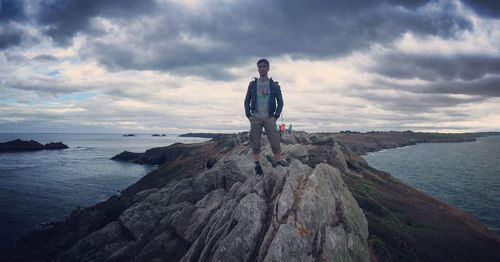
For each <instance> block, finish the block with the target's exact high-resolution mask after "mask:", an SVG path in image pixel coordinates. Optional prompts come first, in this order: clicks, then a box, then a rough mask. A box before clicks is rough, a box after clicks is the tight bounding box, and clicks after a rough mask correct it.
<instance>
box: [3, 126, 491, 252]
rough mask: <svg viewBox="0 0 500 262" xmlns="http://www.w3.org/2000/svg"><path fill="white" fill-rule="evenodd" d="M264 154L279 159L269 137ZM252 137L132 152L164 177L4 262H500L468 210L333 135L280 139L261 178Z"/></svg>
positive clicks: (42, 236)
mask: <svg viewBox="0 0 500 262" xmlns="http://www.w3.org/2000/svg"><path fill="white" fill-rule="evenodd" d="M263 143H264V147H263V148H264V152H263V155H264V156H270V155H271V152H270V149H269V145H268V143H267V141H266V139H263ZM248 144H249V141H248V133H242V134H237V135H227V136H220V137H217V138H215V139H213V140H211V141H208V142H204V143H197V144H188V145H186V144H174V145H171V146H169V147H164V148H157V149H153V150H148V151H147V152H146V153H143V154H136V155H133V154H132V155H131V154H126V158H127V160H130V161H136V162H137V163H149V164H157V165H160V167H159V168H158V169H156V170H154V171H152V172H151V173H149V174H148V175H146V176H145V177H144V178H142V179H141V180H140V181H138V182H137V183H135V184H134V185H131V186H130V187H129V188H127V189H126V190H124V191H123V192H122V194H121V195H120V196H115V197H112V198H110V199H108V200H107V201H105V202H102V203H99V204H98V205H96V206H94V207H90V208H85V209H82V210H80V209H76V210H74V211H73V212H72V214H71V215H70V216H69V217H68V219H66V221H63V222H58V223H53V224H51V226H50V227H47V228H44V229H42V230H39V231H37V232H33V233H32V234H31V235H29V236H28V237H26V238H24V239H22V240H21V241H19V242H18V243H17V246H16V248H15V249H13V250H9V251H8V252H4V254H3V255H2V256H0V260H2V261H368V260H372V261H499V260H500V240H499V238H498V237H497V236H496V235H495V234H494V233H492V232H491V231H489V230H488V229H486V228H485V227H484V226H482V225H481V224H480V223H479V222H477V221H476V220H475V219H473V218H472V217H470V216H468V215H467V214H465V213H464V212H462V211H460V210H458V209H456V208H454V207H451V206H448V205H446V204H444V203H442V202H439V201H437V200H435V199H433V198H431V197H429V196H427V195H425V194H423V193H421V192H419V191H417V190H415V189H413V188H410V187H408V186H405V185H403V184H402V183H400V182H399V181H397V180H396V179H394V178H392V177H391V176H390V175H389V174H387V173H384V172H381V171H378V170H375V169H373V168H371V167H369V166H368V165H367V164H366V162H365V161H364V160H363V159H362V158H361V157H359V155H357V154H356V153H354V152H353V151H351V150H350V148H349V147H348V146H345V144H343V143H342V142H340V141H338V140H336V138H335V136H332V135H327V134H321V135H318V134H307V133H304V132H295V133H294V134H293V135H288V134H286V135H285V136H284V137H283V138H282V148H283V152H284V156H285V157H286V158H287V159H288V161H289V162H290V166H288V167H277V168H272V167H271V165H270V164H269V162H268V161H267V160H266V158H265V157H264V158H263V159H262V164H263V168H264V171H265V176H257V175H255V173H254V171H253V161H252V158H251V154H250V152H249V146H248Z"/></svg>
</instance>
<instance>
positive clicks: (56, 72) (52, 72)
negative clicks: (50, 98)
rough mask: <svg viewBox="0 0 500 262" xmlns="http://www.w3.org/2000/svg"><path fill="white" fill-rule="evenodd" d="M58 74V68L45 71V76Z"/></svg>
mask: <svg viewBox="0 0 500 262" xmlns="http://www.w3.org/2000/svg"><path fill="white" fill-rule="evenodd" d="M59 74H60V72H59V70H54V71H50V72H47V73H45V75H46V76H50V77H54V76H58V75H59Z"/></svg>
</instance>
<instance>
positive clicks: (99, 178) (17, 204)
mask: <svg viewBox="0 0 500 262" xmlns="http://www.w3.org/2000/svg"><path fill="white" fill-rule="evenodd" d="M18 138H19V139H22V140H31V139H32V140H35V141H38V142H40V143H43V144H45V143H48V142H63V143H64V144H66V145H68V146H69V149H62V150H42V151H33V152H15V153H0V247H5V246H7V245H12V244H13V243H14V241H15V240H16V239H18V238H20V237H22V236H24V235H26V234H27V233H28V232H29V231H31V230H33V229H35V228H37V227H38V226H39V225H40V224H42V223H47V222H51V221H60V220H63V219H64V218H65V217H66V216H68V215H69V213H70V212H71V210H73V209H74V208H75V207H77V206H80V207H88V206H92V205H95V204H96V203H98V202H101V201H103V200H106V199H108V198H109V197H111V196H113V195H115V194H119V192H118V191H121V190H123V189H125V188H127V187H128V186H129V185H131V184H133V183H135V182H136V181H138V180H139V179H140V178H142V177H143V176H144V175H145V174H147V173H148V172H149V171H151V170H152V169H154V168H155V167H152V166H147V165H138V164H133V163H126V162H120V161H114V160H110V158H111V157H113V156H114V155H116V154H119V153H121V152H122V151H125V150H127V151H131V152H144V151H145V150H147V149H150V148H153V147H161V146H167V145H170V144H173V143H175V142H183V143H192V142H201V141H206V140H208V139H205V138H189V137H178V135H166V136H159V137H157V136H151V134H142V135H141V134H139V135H136V136H133V137H124V136H122V134H6V133H0V142H7V141H10V140H14V139H18Z"/></svg>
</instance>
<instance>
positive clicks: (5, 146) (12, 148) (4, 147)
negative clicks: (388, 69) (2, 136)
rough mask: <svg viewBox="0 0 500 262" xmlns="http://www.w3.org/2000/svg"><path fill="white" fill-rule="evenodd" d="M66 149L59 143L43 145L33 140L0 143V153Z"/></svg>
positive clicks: (65, 146)
mask: <svg viewBox="0 0 500 262" xmlns="http://www.w3.org/2000/svg"><path fill="white" fill-rule="evenodd" d="M66 148H68V146H67V145H65V144H63V143H61V142H56V143H54V142H50V143H47V144H45V145H43V144H40V143H39V142H37V141H34V140H29V141H24V140H21V139H16V140H12V141H8V142H4V143H0V152H21V151H36V150H45V149H66Z"/></svg>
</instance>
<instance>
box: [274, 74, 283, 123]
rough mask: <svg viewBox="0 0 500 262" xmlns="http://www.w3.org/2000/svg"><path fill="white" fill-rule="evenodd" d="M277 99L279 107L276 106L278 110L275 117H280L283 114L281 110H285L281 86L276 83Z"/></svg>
mask: <svg viewBox="0 0 500 262" xmlns="http://www.w3.org/2000/svg"><path fill="white" fill-rule="evenodd" d="M276 101H277V102H278V107H277V108H276V112H275V113H274V118H276V119H278V118H280V115H281V110H283V97H282V95H281V88H280V86H279V85H278V83H276Z"/></svg>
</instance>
